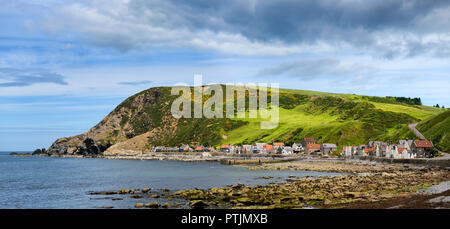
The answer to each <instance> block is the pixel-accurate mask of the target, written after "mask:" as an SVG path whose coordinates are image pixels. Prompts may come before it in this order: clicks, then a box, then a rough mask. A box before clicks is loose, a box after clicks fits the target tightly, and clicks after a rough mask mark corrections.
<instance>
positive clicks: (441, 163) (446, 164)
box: [347, 156, 450, 168]
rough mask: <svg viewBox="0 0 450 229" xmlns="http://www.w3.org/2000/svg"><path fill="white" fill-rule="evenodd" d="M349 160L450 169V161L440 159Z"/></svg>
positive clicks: (366, 158)
mask: <svg viewBox="0 0 450 229" xmlns="http://www.w3.org/2000/svg"><path fill="white" fill-rule="evenodd" d="M347 158H349V159H359V160H368V161H375V162H381V163H401V164H414V165H422V166H434V167H439V168H450V160H449V159H438V158H414V159H393V158H384V157H369V156H351V157H347Z"/></svg>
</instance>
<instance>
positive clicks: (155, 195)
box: [150, 194, 160, 198]
mask: <svg viewBox="0 0 450 229" xmlns="http://www.w3.org/2000/svg"><path fill="white" fill-rule="evenodd" d="M159 197H160V196H159V195H157V194H154V195H151V196H150V198H159Z"/></svg>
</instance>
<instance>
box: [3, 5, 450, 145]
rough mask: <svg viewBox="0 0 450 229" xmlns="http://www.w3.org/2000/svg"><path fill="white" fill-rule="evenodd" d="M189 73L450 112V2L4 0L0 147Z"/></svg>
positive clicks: (76, 121)
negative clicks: (400, 100)
mask: <svg viewBox="0 0 450 229" xmlns="http://www.w3.org/2000/svg"><path fill="white" fill-rule="evenodd" d="M194 74H202V75H203V81H204V83H237V82H240V83H249V82H251V83H279V84H280V87H281V88H293V89H304V90H314V91H324V92H335V93H349V94H361V95H374V96H405V97H420V98H421V99H422V102H423V103H424V105H429V106H431V105H435V104H440V105H445V106H446V107H450V103H449V101H450V90H449V88H450V83H449V78H450V1H448V0H442V1H439V0H411V1H402V0H385V1H379V0H334V1H331V0H330V1H327V0H303V1H298V0H277V1H268V0H229V1H208V0H197V1H189V0H78V1H72V0H66V1H61V0H39V1H38V0H28V1H25V0H15V1H9V0H0V151H8V150H15V151H19V150H33V149H35V148H42V147H46V148H48V147H49V146H50V145H51V143H52V142H53V141H54V140H56V139H57V138H59V137H65V136H73V135H77V134H80V133H83V132H85V131H87V130H88V129H89V128H90V127H92V126H93V125H95V124H96V123H98V122H99V121H100V120H101V119H102V118H103V117H104V116H106V115H107V114H108V113H109V112H110V111H111V110H113V109H114V107H115V106H117V105H118V104H119V103H120V102H121V101H122V100H124V99H125V98H127V97H129V96H131V95H133V94H134V93H137V92H139V91H141V90H144V89H147V88H150V87H156V86H171V85H174V84H177V83H186V84H193V75H194Z"/></svg>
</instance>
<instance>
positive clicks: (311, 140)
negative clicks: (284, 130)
mask: <svg viewBox="0 0 450 229" xmlns="http://www.w3.org/2000/svg"><path fill="white" fill-rule="evenodd" d="M316 143H317V141H316V139H314V138H303V139H302V141H301V144H302V146H303V147H304V148H306V145H308V144H316Z"/></svg>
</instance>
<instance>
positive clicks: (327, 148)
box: [320, 143, 337, 155]
mask: <svg viewBox="0 0 450 229" xmlns="http://www.w3.org/2000/svg"><path fill="white" fill-rule="evenodd" d="M336 150H337V146H336V144H332V143H323V144H321V145H320V152H321V153H322V154H323V155H328V154H330V153H332V152H334V151H336Z"/></svg>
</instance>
